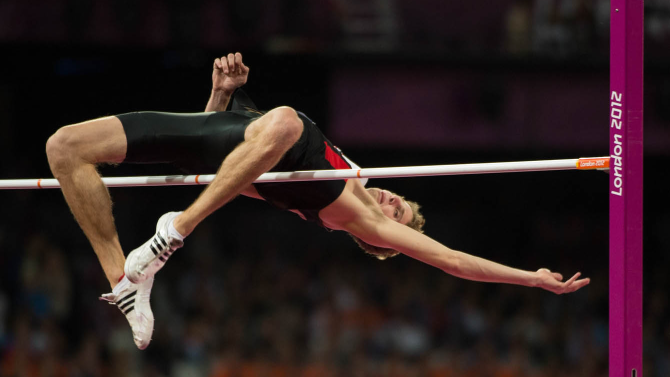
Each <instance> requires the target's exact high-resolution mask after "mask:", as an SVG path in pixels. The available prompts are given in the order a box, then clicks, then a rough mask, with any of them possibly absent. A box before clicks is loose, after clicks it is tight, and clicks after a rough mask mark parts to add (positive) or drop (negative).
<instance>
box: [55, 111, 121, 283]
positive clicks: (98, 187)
mask: <svg viewBox="0 0 670 377" xmlns="http://www.w3.org/2000/svg"><path fill="white" fill-rule="evenodd" d="M126 149H127V142H126V135H125V132H124V130H123V126H122V125H121V122H120V121H119V119H118V118H116V117H106V118H100V119H96V120H91V121H88V122H83V123H78V124H75V125H71V126H66V127H62V128H61V129H59V130H58V131H57V132H56V133H55V134H54V135H52V136H51V137H50V138H49V140H48V141H47V145H46V152H47V157H48V159H49V166H50V168H51V172H52V173H53V175H54V177H55V178H56V179H58V182H59V183H60V185H61V190H62V192H63V196H65V200H66V202H67V204H68V205H69V206H70V210H71V211H72V214H73V215H74V217H75V219H76V220H77V222H78V223H79V226H80V227H81V229H82V230H83V231H84V234H85V235H86V237H87V238H88V240H89V242H90V243H91V246H93V250H94V251H95V253H96V255H97V256H98V260H99V261H100V264H101V265H102V268H103V270H104V271H105V275H106V276H107V280H109V283H110V284H111V286H112V288H113V287H114V286H115V285H116V283H117V282H118V281H119V279H120V278H121V276H123V265H124V262H125V258H124V256H123V250H122V249H121V244H120V243H119V237H118V234H117V233H116V226H115V225H114V218H113V216H112V201H111V198H110V196H109V191H108V190H107V187H106V186H105V185H104V184H103V183H102V180H101V179H100V175H99V174H98V172H97V170H96V168H95V164H97V163H101V162H117V163H118V162H122V161H123V159H124V158H125V155H126Z"/></svg>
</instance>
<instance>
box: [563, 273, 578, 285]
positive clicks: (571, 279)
mask: <svg viewBox="0 0 670 377" xmlns="http://www.w3.org/2000/svg"><path fill="white" fill-rule="evenodd" d="M581 274H582V273H581V272H578V273H576V274H574V275H573V276H572V277H571V278H570V280H568V281H566V282H565V286H566V287H569V286H570V285H571V284H572V283H574V282H575V280H577V278H578V277H579V276H581Z"/></svg>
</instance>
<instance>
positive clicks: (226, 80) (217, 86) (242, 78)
mask: <svg viewBox="0 0 670 377" xmlns="http://www.w3.org/2000/svg"><path fill="white" fill-rule="evenodd" d="M248 76H249V67H247V66H246V65H244V63H243V62H242V54H240V53H239V52H236V53H235V54H232V53H230V54H228V55H227V56H222V57H221V58H220V59H219V58H217V59H216V60H214V68H213V71H212V90H213V91H223V92H225V93H227V94H232V93H233V91H234V90H235V89H237V88H239V87H240V86H242V85H244V84H246V82H247V77H248Z"/></svg>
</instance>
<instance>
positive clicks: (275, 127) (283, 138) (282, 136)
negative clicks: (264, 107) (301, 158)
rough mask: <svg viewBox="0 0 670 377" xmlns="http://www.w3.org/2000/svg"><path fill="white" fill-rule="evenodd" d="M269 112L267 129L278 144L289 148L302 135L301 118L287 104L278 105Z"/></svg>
mask: <svg viewBox="0 0 670 377" xmlns="http://www.w3.org/2000/svg"><path fill="white" fill-rule="evenodd" d="M271 112H272V121H271V123H270V125H269V128H268V131H270V132H271V133H272V135H273V139H274V140H275V141H277V143H278V144H281V145H283V146H288V148H290V147H291V146H293V144H295V143H296V142H297V141H298V139H300V135H302V131H303V123H302V120H300V118H299V117H298V113H297V112H296V111H295V110H293V109H292V108H290V107H288V106H282V107H278V108H276V109H274V110H272V111H271Z"/></svg>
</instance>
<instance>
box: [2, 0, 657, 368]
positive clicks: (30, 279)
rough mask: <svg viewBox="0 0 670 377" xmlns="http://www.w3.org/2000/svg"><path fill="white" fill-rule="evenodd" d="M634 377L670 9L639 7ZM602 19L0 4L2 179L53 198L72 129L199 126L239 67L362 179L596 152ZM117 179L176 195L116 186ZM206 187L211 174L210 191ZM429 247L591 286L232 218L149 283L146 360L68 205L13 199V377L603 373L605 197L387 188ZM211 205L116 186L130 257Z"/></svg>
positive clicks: (577, 0) (237, 211)
mask: <svg viewBox="0 0 670 377" xmlns="http://www.w3.org/2000/svg"><path fill="white" fill-rule="evenodd" d="M645 13H646V26H645V48H646V65H645V70H646V71H645V75H646V77H645V147H646V150H645V152H646V153H645V239H644V243H645V280H644V284H645V285H644V299H645V307H644V318H645V323H644V325H645V328H644V342H645V344H644V346H645V360H644V367H645V370H644V375H645V376H647V377H652V376H668V375H670V323H669V321H668V318H669V317H670V312H669V308H668V298H667V293H666V292H667V289H668V287H669V282H668V274H667V266H668V265H669V264H668V257H667V255H666V254H667V252H668V251H669V250H670V242H668V238H667V233H666V232H667V229H669V228H670V209H669V208H670V207H669V206H668V200H667V186H666V185H665V183H664V182H665V180H664V175H665V172H666V171H667V168H666V167H667V166H668V163H670V106H669V105H668V104H669V103H670V73H669V72H668V69H667V67H668V63H670V48H668V46H670V5H668V3H667V2H664V1H662V0H647V1H646V6H645ZM608 35H609V3H608V2H607V1H604V0H592V1H591V0H504V1H497V2H495V3H491V2H486V1H482V0H477V1H471V2H457V1H453V0H448V1H445V0H423V1H409V0H366V1H353V0H329V1H319V2H315V1H306V0H285V1H279V0H226V1H214V0H197V1H194V0H191V1H185V0H145V1H128V0H125V1H112V0H96V1H87V0H41V1H30V2H27V1H22V0H2V1H0V51H2V58H1V59H0V71H1V72H2V74H1V75H0V172H2V176H1V177H2V178H28V177H34V178H37V177H47V176H50V173H49V169H48V165H47V162H46V156H45V153H44V144H45V142H46V140H47V138H48V137H49V135H51V134H52V133H53V132H55V130H57V129H58V128H59V127H61V126H63V125H67V124H72V123H76V122H80V121H83V120H87V119H91V118H95V117H99V116H103V115H110V114H116V113H122V112H128V111H134V110H157V111H173V112H197V111H202V110H203V109H204V107H205V104H206V102H207V98H208V96H209V90H210V85H211V65H212V61H213V59H214V58H216V57H217V56H221V55H223V54H226V53H228V52H234V51H241V52H242V53H243V54H244V59H245V62H246V63H247V65H248V66H250V67H251V74H250V78H249V83H248V84H247V86H246V87H245V89H246V90H247V92H248V93H249V94H250V95H251V96H252V98H253V99H254V100H255V101H256V103H257V104H258V105H259V106H261V107H263V108H272V107H275V106H279V105H289V106H292V107H294V108H296V109H299V110H301V111H303V112H305V113H307V114H308V115H309V116H310V117H311V118H312V119H314V120H315V121H316V122H317V124H318V125H319V126H320V127H321V128H322V129H323V130H324V132H325V133H326V135H328V136H329V138H330V139H331V140H332V141H333V142H334V143H335V144H336V145H338V146H339V147H341V148H342V149H343V150H344V152H345V153H346V154H347V155H348V156H349V157H350V158H352V159H353V160H354V161H356V162H357V163H359V164H360V165H362V166H364V167H376V166H398V165H414V164H444V163H458V162H490V161H506V160H533V159H550V158H568V157H585V156H596V155H606V154H607V135H608V132H609V131H608V129H609V128H608V117H607V116H608V115H607V114H608V110H607V109H608V98H609V96H608V90H609V83H608V80H609V65H608V64H609V62H608V51H609V40H608V38H609V36H608ZM101 172H102V173H103V174H104V175H145V174H162V173H174V171H173V170H171V169H169V168H167V167H160V166H158V167H157V166H154V167H146V166H121V167H118V168H115V167H109V166H105V167H102V168H101ZM203 173H208V172H203ZM371 184H372V185H379V186H383V187H384V188H388V189H391V190H394V191H397V192H399V193H401V194H403V195H405V196H406V197H408V198H410V199H412V200H416V201H418V202H420V203H421V204H422V205H423V207H424V214H425V216H426V218H427V224H426V228H425V230H426V233H427V234H428V235H429V236H431V237H433V238H435V239H437V240H438V241H440V242H442V243H444V244H446V245H447V246H450V247H452V248H455V249H458V250H463V251H466V252H469V253H472V254H475V255H479V256H482V257H485V258H489V259H492V260H494V261H498V262H501V263H505V264H508V265H512V266H515V267H519V268H524V269H537V268H540V267H549V268H552V269H555V270H558V271H560V272H562V273H563V274H566V275H567V274H571V273H573V272H576V271H582V273H583V274H584V275H586V276H589V277H591V279H592V283H591V285H590V286H588V287H586V288H585V289H583V290H582V291H580V292H577V293H575V294H570V295H565V296H555V295H553V294H550V293H548V292H544V291H540V290H537V289H531V288H523V287H516V286H504V285H492V284H482V283H474V282H467V281H463V280H459V279H456V278H454V277H450V276H448V275H445V274H443V273H441V272H440V271H438V270H436V269H434V268H432V267H429V266H425V265H423V264H421V263H419V262H416V261H413V260H411V259H409V258H406V257H403V256H399V257H397V258H393V259H392V260H387V261H384V262H380V261H377V260H375V259H374V258H371V257H368V256H365V255H363V253H362V252H361V251H360V250H358V249H357V248H356V246H355V245H354V243H353V242H352V241H351V240H349V238H348V237H347V236H346V235H345V234H339V233H337V232H335V233H328V232H326V231H325V230H324V229H321V228H319V227H317V226H315V225H314V224H309V223H304V222H302V221H301V220H300V219H299V218H298V217H297V216H295V215H292V214H290V213H282V212H278V211H276V210H274V209H272V208H270V207H269V206H268V205H267V204H265V203H263V202H259V201H254V200H251V199H247V198H238V199H236V200H235V201H234V202H232V203H230V205H228V206H226V207H225V208H224V209H222V210H220V211H218V212H217V213H216V214H214V215H213V216H212V217H211V218H209V219H208V220H207V221H206V222H205V223H204V224H202V226H201V227H200V228H198V229H197V230H196V231H195V232H194V233H193V234H192V235H191V236H190V237H189V238H188V240H187V243H186V246H185V247H184V248H183V249H181V250H180V251H179V253H178V255H177V256H176V257H175V258H174V259H172V261H171V263H170V264H168V265H167V267H166V268H165V269H164V270H162V271H161V273H160V274H159V275H158V276H157V279H156V283H155V285H154V290H153V296H152V306H153V309H154V314H155V316H156V327H155V332H154V340H153V342H152V343H151V345H150V347H149V348H148V349H147V350H146V351H142V352H140V351H138V350H137V349H136V348H135V346H134V345H133V343H132V339H131V335H130V330H129V328H128V325H127V323H126V321H125V319H124V318H123V317H122V316H121V314H119V313H118V311H117V310H116V309H115V308H113V307H110V306H107V305H106V304H105V303H103V302H100V301H98V300H97V297H98V296H99V295H100V294H101V293H105V292H107V291H109V286H108V284H107V282H106V281H105V279H104V275H103V274H102V270H101V268H100V267H99V265H98V263H97V260H96V259H95V256H94V254H93V252H92V250H91V248H90V246H89V245H88V244H87V242H86V239H85V238H84V236H83V234H82V233H81V231H80V230H79V229H78V227H77V225H76V223H75V221H74V219H73V218H72V216H71V214H70V213H69V210H68V208H67V206H66V204H65V202H64V200H63V199H62V196H61V194H60V192H58V191H56V190H53V191H39V192H37V191H4V192H0V208H2V216H0V250H1V252H0V351H1V352H0V356H1V358H0V375H1V376H95V377H97V376H112V375H126V376H175V377H177V376H211V377H224V376H226V377H227V376H249V377H251V376H496V377H503V376H522V377H523V376H529V377H530V376H588V377H593V376H606V375H607V344H608V343H607V284H608V281H607V266H608V259H607V258H608V256H607V205H608V204H607V203H608V200H607V176H606V175H605V174H603V173H592V172H548V173H527V174H505V175H490V176H462V177H430V178H415V179H392V180H376V181H372V182H371ZM200 190H201V188H197V187H196V188H194V187H176V188H175V187H171V188H129V189H112V190H111V194H112V196H113V199H114V202H115V207H114V213H115V215H116V217H117V227H118V230H119V234H120V238H121V243H122V246H123V247H124V250H125V251H126V253H127V252H129V251H130V250H132V249H133V248H134V247H136V246H137V245H139V244H141V243H142V242H144V240H145V239H146V238H147V237H148V236H149V235H150V234H152V233H153V228H154V224H155V220H156V219H157V218H158V217H159V216H160V214H162V213H163V212H166V211H168V210H174V209H181V208H184V207H185V206H186V205H188V203H190V202H191V201H192V200H193V199H194V198H195V197H196V196H197V195H198V193H199V191H200Z"/></svg>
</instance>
